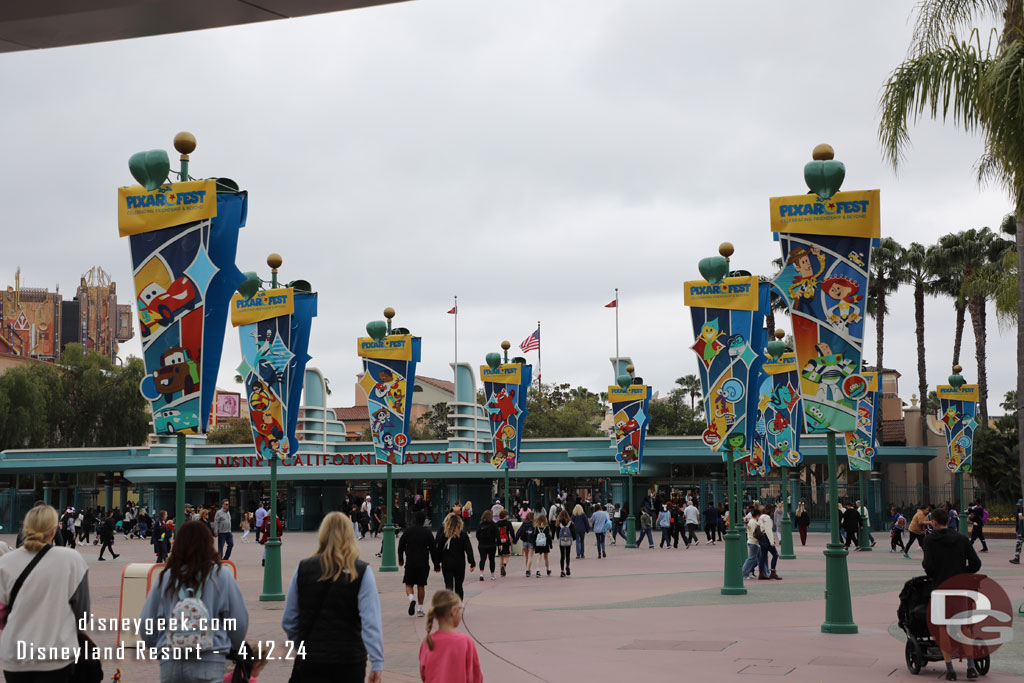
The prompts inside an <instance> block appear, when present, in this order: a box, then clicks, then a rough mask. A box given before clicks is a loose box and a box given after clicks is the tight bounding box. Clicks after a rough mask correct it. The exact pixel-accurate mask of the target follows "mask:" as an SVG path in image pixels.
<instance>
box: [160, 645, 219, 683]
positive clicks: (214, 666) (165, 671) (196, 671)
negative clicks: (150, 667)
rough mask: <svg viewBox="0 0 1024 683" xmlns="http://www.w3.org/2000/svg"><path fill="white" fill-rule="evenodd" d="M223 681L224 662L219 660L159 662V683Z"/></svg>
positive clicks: (212, 682) (169, 660)
mask: <svg viewBox="0 0 1024 683" xmlns="http://www.w3.org/2000/svg"><path fill="white" fill-rule="evenodd" d="M193 654H195V653H194V651H193ZM207 654H208V655H209V654H210V653H207ZM223 680H224V660H223V659H220V658H218V659H165V660H163V661H162V662H160V681H161V683H222V682H223Z"/></svg>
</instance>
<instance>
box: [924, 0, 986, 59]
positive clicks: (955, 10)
mask: <svg viewBox="0 0 1024 683" xmlns="http://www.w3.org/2000/svg"><path fill="white" fill-rule="evenodd" d="M1004 4H1005V3H1004V2H1000V1H999V0H922V1H921V2H919V3H918V4H917V21H915V22H914V37H913V42H912V43H911V47H910V54H911V55H918V54H923V53H925V52H931V51H933V50H934V49H935V48H937V47H941V46H942V45H944V44H945V43H946V42H947V41H948V40H949V38H950V36H957V35H959V34H961V33H963V32H964V31H969V30H970V28H971V27H972V26H975V25H976V24H979V23H982V22H984V21H985V20H986V19H992V18H998V17H999V16H1000V15H1001V14H1002V10H1003V5H1004Z"/></svg>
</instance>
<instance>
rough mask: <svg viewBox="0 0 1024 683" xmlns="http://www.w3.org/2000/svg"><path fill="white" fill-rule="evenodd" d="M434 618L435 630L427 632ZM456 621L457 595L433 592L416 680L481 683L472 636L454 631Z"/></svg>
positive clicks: (458, 616)
mask: <svg viewBox="0 0 1024 683" xmlns="http://www.w3.org/2000/svg"><path fill="white" fill-rule="evenodd" d="M502 512H504V510H502ZM435 620H436V621H437V633H433V634H431V632H430V631H431V630H432V629H433V627H434V621H435ZM460 623H462V600H460V599H459V596H457V595H456V594H455V593H452V592H451V591H448V590H443V591H437V592H436V593H434V597H433V598H432V599H431V601H430V611H428V612H427V637H426V638H425V639H424V641H423V644H422V645H420V680H422V681H424V683H483V680H484V674H483V671H481V670H480V658H479V657H477V654H476V645H474V644H473V639H472V638H470V637H469V636H468V635H467V634H465V633H459V632H458V631H456V630H455V629H457V628H458V627H459V624H460Z"/></svg>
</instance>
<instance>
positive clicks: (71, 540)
mask: <svg viewBox="0 0 1024 683" xmlns="http://www.w3.org/2000/svg"><path fill="white" fill-rule="evenodd" d="M75 516H76V513H75V508H73V507H68V508H67V509H65V510H64V514H63V515H61V518H60V535H61V537H63V539H64V543H63V544H62V545H65V546H67V547H68V548H71V549H72V550H74V548H75V546H76V543H75Z"/></svg>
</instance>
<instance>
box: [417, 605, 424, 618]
mask: <svg viewBox="0 0 1024 683" xmlns="http://www.w3.org/2000/svg"><path fill="white" fill-rule="evenodd" d="M416 616H418V617H425V616H427V613H426V612H424V611H423V607H422V606H421V607H420V608H419V609H417V610H416Z"/></svg>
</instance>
